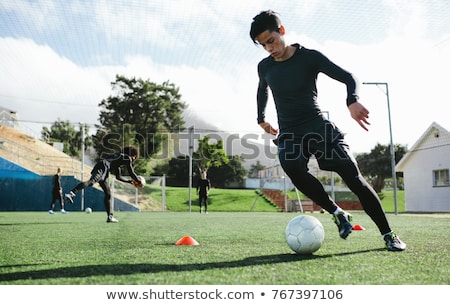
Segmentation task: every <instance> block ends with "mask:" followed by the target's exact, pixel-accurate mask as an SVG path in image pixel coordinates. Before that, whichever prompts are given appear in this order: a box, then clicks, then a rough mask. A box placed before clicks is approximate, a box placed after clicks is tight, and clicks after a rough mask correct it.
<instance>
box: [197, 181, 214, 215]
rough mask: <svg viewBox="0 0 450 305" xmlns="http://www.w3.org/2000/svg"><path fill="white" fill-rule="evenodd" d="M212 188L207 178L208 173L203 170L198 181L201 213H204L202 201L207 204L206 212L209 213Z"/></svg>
mask: <svg viewBox="0 0 450 305" xmlns="http://www.w3.org/2000/svg"><path fill="white" fill-rule="evenodd" d="M210 188H211V182H210V181H209V179H208V178H206V173H205V172H203V173H202V175H201V178H200V179H199V180H198V182H197V194H198V204H199V206H200V213H202V203H204V205H205V214H208V191H209V189H210Z"/></svg>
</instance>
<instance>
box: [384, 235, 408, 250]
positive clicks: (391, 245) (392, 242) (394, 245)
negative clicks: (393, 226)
mask: <svg viewBox="0 0 450 305" xmlns="http://www.w3.org/2000/svg"><path fill="white" fill-rule="evenodd" d="M383 239H384V242H385V243H386V249H388V251H403V250H405V249H406V244H405V243H404V242H402V241H401V240H400V238H398V236H397V234H395V233H394V232H391V233H388V234H385V235H384V237H383Z"/></svg>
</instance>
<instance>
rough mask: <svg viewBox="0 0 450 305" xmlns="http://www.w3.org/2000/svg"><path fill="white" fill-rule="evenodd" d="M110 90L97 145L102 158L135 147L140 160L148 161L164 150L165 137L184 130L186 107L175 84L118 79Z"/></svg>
mask: <svg viewBox="0 0 450 305" xmlns="http://www.w3.org/2000/svg"><path fill="white" fill-rule="evenodd" d="M111 86H112V91H113V93H112V94H111V95H110V96H109V97H108V98H106V99H104V100H102V101H101V102H100V104H99V106H100V108H101V111H100V118H99V121H100V125H99V126H98V131H97V133H96V135H95V145H94V147H95V150H96V152H97V154H98V156H99V158H101V157H102V155H103V154H110V153H113V152H116V151H118V150H120V149H121V148H122V147H123V146H127V145H136V146H138V147H139V150H140V154H141V158H143V159H148V158H150V157H151V156H152V155H154V154H155V153H157V152H158V151H159V150H160V149H161V147H162V143H163V141H164V139H165V138H166V137H165V136H164V134H165V133H167V132H170V131H177V130H181V129H184V123H185V122H184V119H183V111H184V109H185V108H186V104H185V103H183V102H182V101H181V94H180V93H179V89H178V88H177V87H175V85H174V84H173V83H170V82H169V81H166V82H163V83H162V84H156V83H153V82H151V81H149V80H146V81H144V80H142V79H136V78H134V77H133V78H126V77H124V76H120V75H117V76H116V80H115V81H114V82H112V83H111ZM141 162H142V161H141Z"/></svg>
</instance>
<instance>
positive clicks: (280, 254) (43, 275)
mask: <svg viewBox="0 0 450 305" xmlns="http://www.w3.org/2000/svg"><path fill="white" fill-rule="evenodd" d="M261 205H262V204H261ZM212 206H213V205H212ZM308 214H309V213H308ZM115 215H116V217H117V218H118V219H119V221H120V222H119V223H106V222H105V220H106V214H105V213H104V212H94V213H92V214H86V213H83V212H71V213H70V214H67V215H61V214H55V215H49V214H47V213H46V212H2V213H0V230H1V236H0V238H1V248H0V284H1V285H31V284H37V285H56V284H58V285H100V284H104V285H122V284H127V285H135V284H136V285H142V284H145V285H185V284H189V285H213V284H216V285H217V284H221V285H229V284H232V285H236V284H244V285H266V284H274V285H305V284H308V285H321V284H324V285H328V284H333V285H335V284H341V285H354V284H359V285H368V284H374V285H395V284H410V285H448V284H450V270H449V262H450V251H449V249H450V238H449V236H448V232H449V224H450V218H449V217H450V215H449V214H434V215H431V214H430V215H406V214H399V215H393V214H388V218H389V220H390V222H391V225H392V227H393V228H394V230H396V231H397V232H398V234H399V235H400V237H401V238H402V239H403V240H404V241H405V242H406V243H407V245H408V248H407V250H406V251H404V252H399V253H392V252H387V251H386V250H384V243H383V242H382V239H381V237H380V236H379V233H378V231H377V229H376V227H375V226H374V224H373V223H372V221H371V220H370V219H369V218H368V216H366V214H365V213H363V212H353V216H354V223H358V224H361V225H362V226H363V227H365V228H366V230H365V231H354V232H353V233H352V234H351V235H350V236H349V238H348V240H341V239H340V238H339V236H338V233H337V229H336V226H335V224H334V223H333V222H332V221H331V219H330V216H329V215H327V214H320V213H314V214H312V215H314V216H316V217H317V218H318V219H319V220H320V221H321V222H322V224H323V225H324V228H325V241H324V244H323V245H322V247H321V248H320V249H319V250H318V251H317V252H316V253H314V254H313V255H310V256H300V255H296V254H293V252H292V251H291V250H290V249H289V248H288V246H287V244H286V242H285V239H284V229H285V227H286V225H287V223H288V221H289V220H290V219H291V218H293V217H295V216H297V215H299V213H281V212H215V211H211V212H210V213H209V214H208V215H205V214H200V213H198V212H197V210H196V211H195V212H140V213H136V212H135V213H133V212H129V213H125V212H118V213H116V214H115ZM185 235H190V236H192V237H193V238H195V239H196V240H197V241H198V242H199V244H200V245H199V246H176V245H175V242H176V241H177V240H178V239H180V238H181V237H182V236H185Z"/></svg>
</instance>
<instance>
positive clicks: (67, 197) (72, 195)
mask: <svg viewBox="0 0 450 305" xmlns="http://www.w3.org/2000/svg"><path fill="white" fill-rule="evenodd" d="M64 197H65V198H66V200H67V201H68V202H69V203H70V204H73V197H75V194H74V193H73V192H70V193H69V194H65V195H64Z"/></svg>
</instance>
